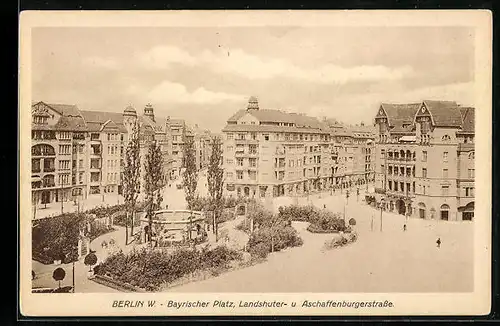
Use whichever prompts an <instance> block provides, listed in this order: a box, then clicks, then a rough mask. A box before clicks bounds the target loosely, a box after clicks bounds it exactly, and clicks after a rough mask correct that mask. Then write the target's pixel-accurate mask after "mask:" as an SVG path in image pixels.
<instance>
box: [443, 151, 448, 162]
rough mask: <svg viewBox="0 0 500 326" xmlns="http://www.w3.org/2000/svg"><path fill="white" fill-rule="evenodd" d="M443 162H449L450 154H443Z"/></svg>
mask: <svg viewBox="0 0 500 326" xmlns="http://www.w3.org/2000/svg"><path fill="white" fill-rule="evenodd" d="M443 162H448V152H443Z"/></svg>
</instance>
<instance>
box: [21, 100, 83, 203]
mask: <svg viewBox="0 0 500 326" xmlns="http://www.w3.org/2000/svg"><path fill="white" fill-rule="evenodd" d="M31 126H32V130H31V142H32V145H31V172H32V174H31V188H32V203H33V205H40V204H44V205H45V204H49V203H52V202H61V201H68V200H70V199H71V198H72V197H73V196H78V195H84V196H86V194H87V187H88V181H89V180H88V178H89V173H88V170H87V169H85V166H84V164H83V163H82V162H87V161H88V157H89V156H88V154H89V153H88V141H89V138H88V133H87V127H86V125H85V121H84V120H83V118H82V117H81V116H80V114H79V111H78V108H77V107H76V106H74V105H61V104H46V103H43V102H38V103H34V104H33V105H32V124H31Z"/></svg>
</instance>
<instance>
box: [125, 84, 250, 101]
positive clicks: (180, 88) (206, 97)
mask: <svg viewBox="0 0 500 326" xmlns="http://www.w3.org/2000/svg"><path fill="white" fill-rule="evenodd" d="M127 91H128V93H129V94H131V95H139V96H141V97H145V98H148V99H149V100H150V101H151V102H153V103H179V104H205V105H210V104H218V103H222V102H238V101H241V102H244V101H245V99H246V98H245V96H243V95H238V94H228V93H224V92H214V91H210V90H207V89H205V88H204V87H199V88H197V89H195V90H193V91H191V92H190V91H189V90H188V89H187V88H186V86H184V85H182V84H179V83H174V82H171V81H163V82H161V83H160V84H158V85H156V86H155V87H154V88H153V89H151V90H150V91H143V90H141V89H140V88H139V87H136V86H130V87H129V88H128V90H127ZM145 94H146V95H145Z"/></svg>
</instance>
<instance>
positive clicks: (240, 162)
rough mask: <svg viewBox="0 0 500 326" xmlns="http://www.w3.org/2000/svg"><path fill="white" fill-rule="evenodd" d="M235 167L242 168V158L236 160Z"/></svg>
mask: <svg viewBox="0 0 500 326" xmlns="http://www.w3.org/2000/svg"><path fill="white" fill-rule="evenodd" d="M236 165H238V166H243V158H237V159H236Z"/></svg>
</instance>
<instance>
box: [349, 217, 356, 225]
mask: <svg viewBox="0 0 500 326" xmlns="http://www.w3.org/2000/svg"><path fill="white" fill-rule="evenodd" d="M349 225H351V226H354V225H356V220H355V219H354V218H350V219H349Z"/></svg>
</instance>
